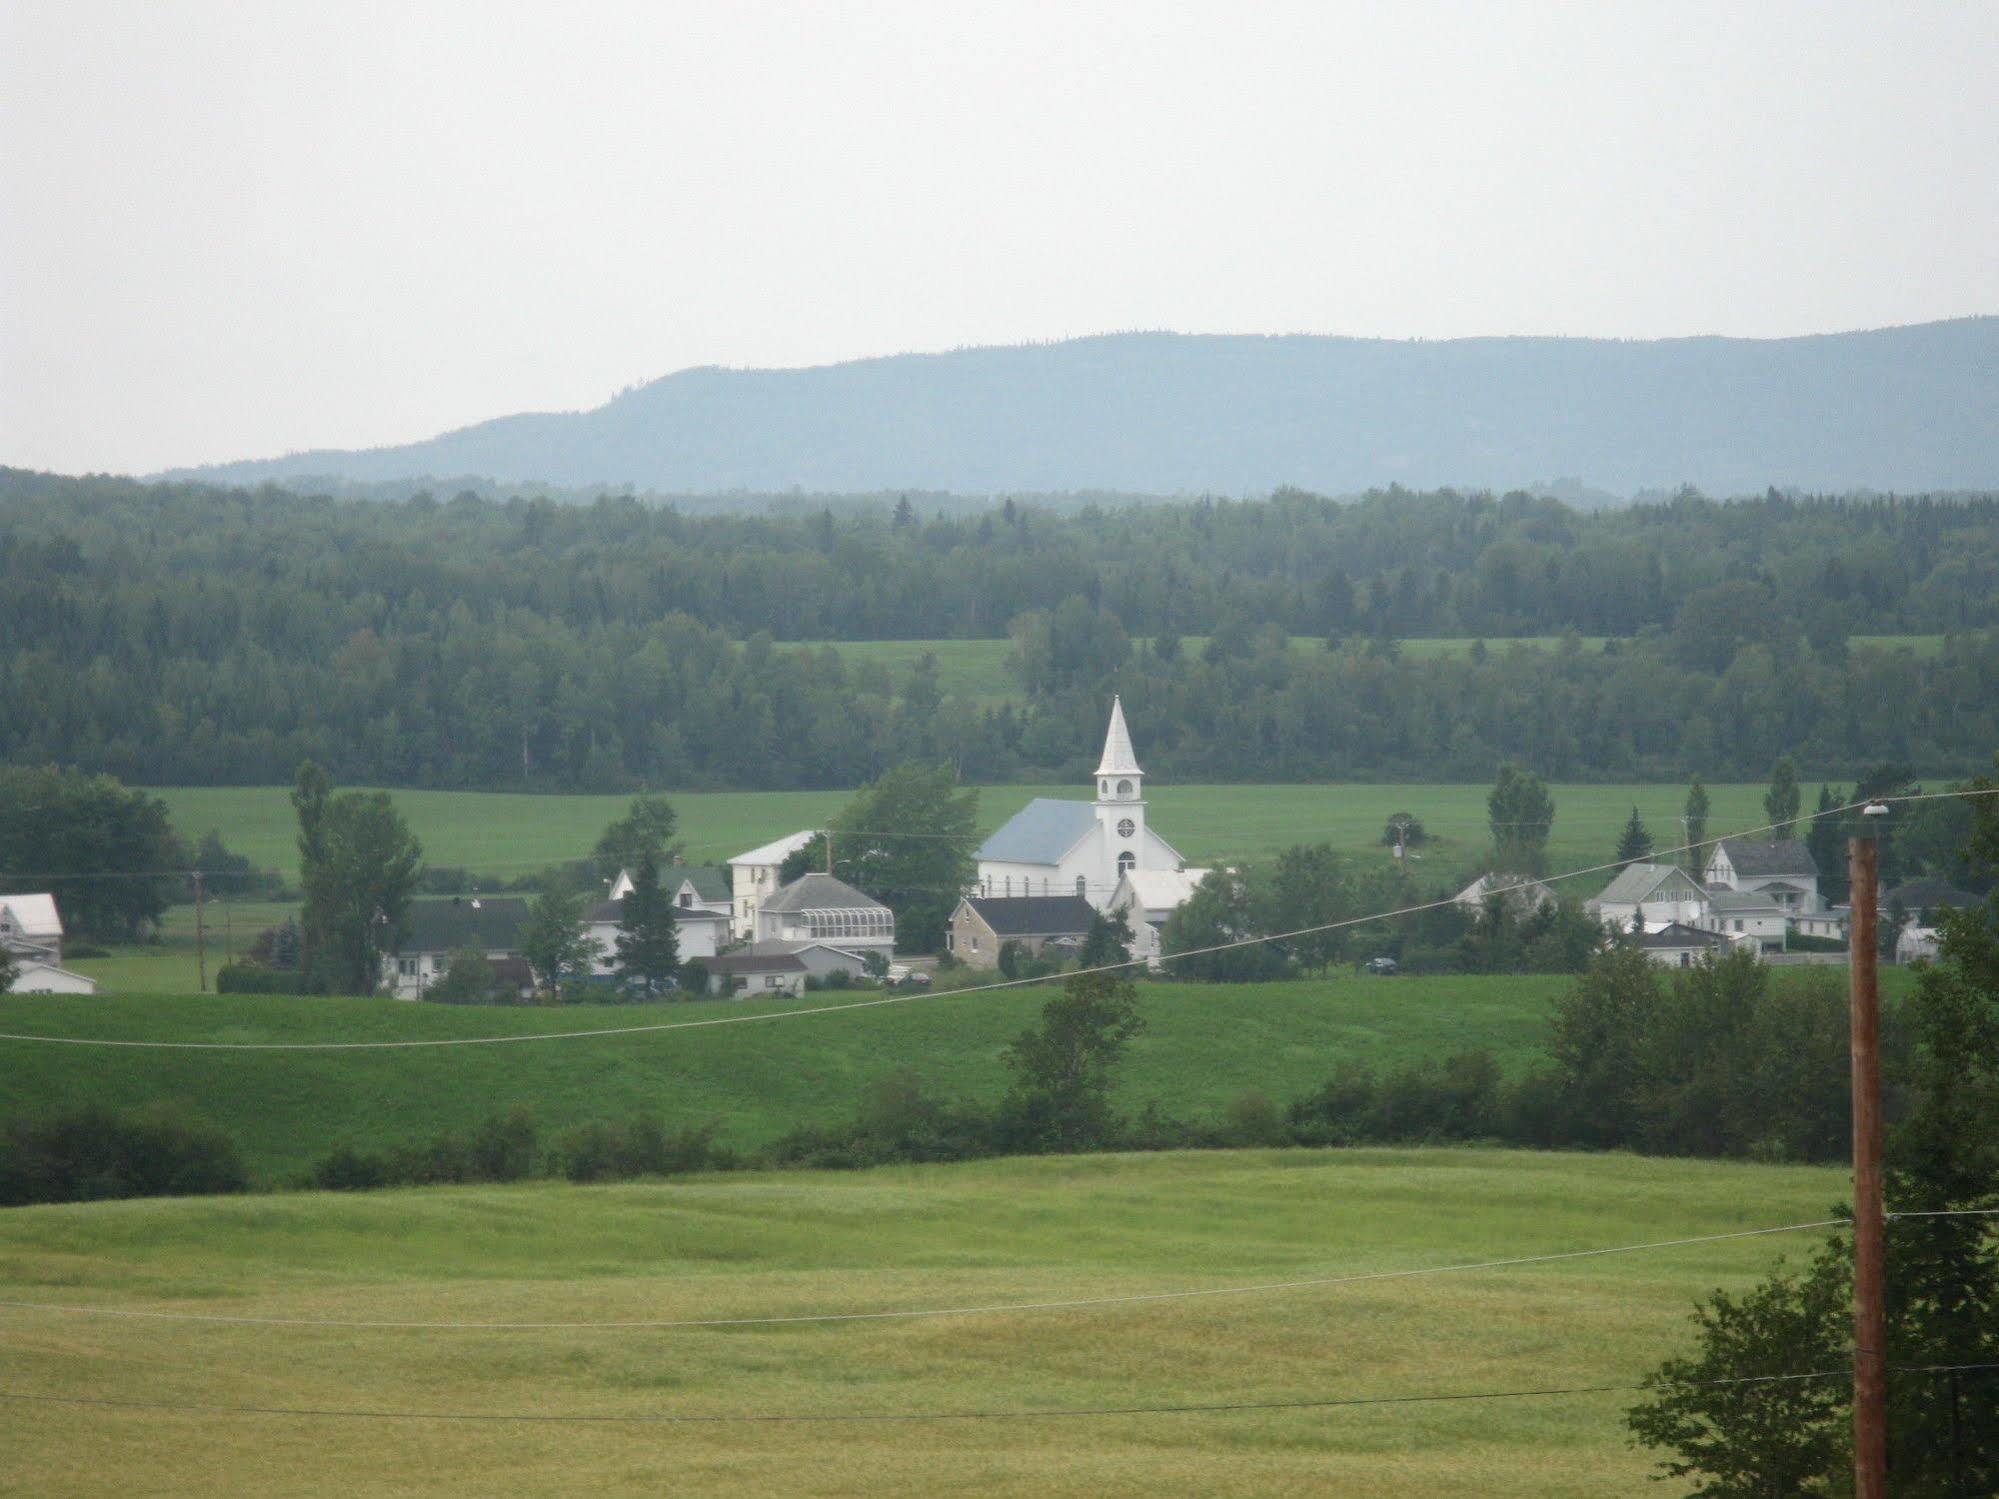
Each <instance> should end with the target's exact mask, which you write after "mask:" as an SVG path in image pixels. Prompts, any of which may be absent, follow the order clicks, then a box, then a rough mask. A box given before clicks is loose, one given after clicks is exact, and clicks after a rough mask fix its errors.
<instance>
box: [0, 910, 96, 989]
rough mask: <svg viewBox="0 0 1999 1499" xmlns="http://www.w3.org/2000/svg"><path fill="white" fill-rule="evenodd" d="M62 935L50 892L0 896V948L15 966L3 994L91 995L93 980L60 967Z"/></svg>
mask: <svg viewBox="0 0 1999 1499" xmlns="http://www.w3.org/2000/svg"><path fill="white" fill-rule="evenodd" d="M62 938H63V930H62V916H61V913H59V912H58V911H57V910H56V902H55V897H54V896H53V895H49V894H46V893H39V894H32V895H0V948H5V949H6V950H7V951H8V952H10V953H12V954H13V956H14V967H15V972H14V981H13V983H12V984H10V985H8V987H7V993H9V994H95V993H96V992H97V980H95V979H93V978H88V977H86V976H84V975H83V974H81V973H75V972H72V971H71V970H70V969H67V968H65V967H63V966H62Z"/></svg>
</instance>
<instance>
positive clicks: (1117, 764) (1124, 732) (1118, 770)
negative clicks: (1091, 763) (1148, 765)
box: [1097, 697, 1145, 776]
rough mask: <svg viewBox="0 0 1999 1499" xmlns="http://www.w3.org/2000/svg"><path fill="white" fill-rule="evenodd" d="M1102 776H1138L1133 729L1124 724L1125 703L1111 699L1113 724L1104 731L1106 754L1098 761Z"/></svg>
mask: <svg viewBox="0 0 1999 1499" xmlns="http://www.w3.org/2000/svg"><path fill="white" fill-rule="evenodd" d="M1097 774H1098V775H1100V776H1138V775H1144V774H1145V772H1144V771H1142V770H1140V769H1139V768H1138V752H1137V751H1136V750H1134V749H1133V748H1132V747H1131V731H1130V730H1129V729H1127V728H1126V727H1125V726H1124V704H1123V703H1122V702H1120V701H1119V700H1118V699H1117V698H1115V697H1113V698H1112V699H1111V724H1110V728H1109V729H1107V730H1105V732H1104V755H1103V758H1102V759H1101V760H1099V761H1098V762H1097Z"/></svg>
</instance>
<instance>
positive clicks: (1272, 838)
mask: <svg viewBox="0 0 1999 1499" xmlns="http://www.w3.org/2000/svg"><path fill="white" fill-rule="evenodd" d="M1550 789H1551V791H1552V793H1553V795H1554V798H1555V827H1554V833H1553V836H1552V837H1551V839H1550V840H1549V858H1550V861H1551V864H1552V866H1553V867H1554V868H1556V869H1564V868H1571V867H1575V866H1578V865H1583V864H1593V863H1597V862H1600V861H1604V860H1607V859H1609V858H1610V857H1611V854H1612V853H1613V852H1614V850H1615V849H1616V846H1617V835H1618V832H1619V831H1620V830H1621V829H1622V828H1623V826H1624V820H1625V818H1626V817H1628V816H1629V815H1630V812H1631V809H1632V807H1634V806H1636V807H1637V808H1638V810H1639V814H1640V815H1641V816H1642V817H1643V818H1644V819H1645V821H1646V823H1647V825H1648V826H1649V827H1650V828H1651V829H1652V833H1653V836H1654V838H1655V839H1656V840H1657V841H1658V843H1659V844H1660V846H1662V847H1664V846H1666V845H1668V844H1671V843H1676V842H1678V841H1679V840H1678V838H1677V837H1676V836H1675V835H1676V834H1677V832H1678V829H1679V822H1678V818H1679V814H1680V809H1681V806H1682V804H1683V803H1684V801H1685V799H1686V788H1685V787H1684V786H1681V785H1667V784H1658V783H1648V784H1625V785H1572V784H1560V785H1556V786H1553V787H1552V788H1550ZM1490 790H1491V788H1490V787H1489V786H1487V785H1484V784H1472V783H1468V782H1461V783H1455V784H1436V783H1388V784H1380V785H1375V784H1325V783H1321V784H1315V785H1298V786H1175V785H1170V784H1151V785H1148V786H1147V788H1146V794H1147V797H1148V798H1149V801H1150V805H1151V818H1152V826H1153V827H1154V828H1155V829H1157V830H1158V831H1159V833H1160V834H1161V835H1162V836H1163V837H1165V838H1167V839H1168V840H1169V841H1170V842H1171V843H1172V844H1173V845H1174V846H1175V847H1176V848H1178V849H1179V850H1180V852H1181V853H1182V854H1184V855H1185V856H1186V857H1187V858H1188V859H1189V860H1190V861H1192V862H1194V863H1197V864H1198V863H1211V862H1214V861H1217V860H1229V859H1251V858H1255V857H1257V856H1258V855H1263V854H1269V853H1273V852H1275V851H1276V850H1278V849H1280V848H1283V847H1286V846H1287V845H1289V844H1293V843H1308V842H1318V841H1322V840H1323V841H1327V842H1331V843H1333V844H1334V845H1336V846H1338V847H1340V848H1344V849H1348V850H1351V851H1353V852H1356V853H1362V852H1365V853H1370V854H1372V855H1373V856H1375V857H1380V856H1381V848H1380V843H1379V839H1380V837H1381V829H1382V824H1383V823H1384V822H1385V821H1386V820H1387V818H1388V815H1389V814H1390V813H1391V812H1396V811H1409V812H1413V813H1415V814H1416V815H1417V816H1418V817H1420V818H1421V819H1422V820H1423V822H1424V825H1425V826H1426V827H1427V828H1428V829H1429V832H1430V834H1431V836H1432V838H1433V839H1434V840H1435V843H1434V845H1433V846H1432V847H1429V848H1427V849H1422V850H1418V853H1419V855H1420V856H1421V857H1420V858H1419V861H1418V862H1417V863H1416V864H1415V865H1414V866H1412V867H1413V868H1414V870H1415V871H1416V873H1417V874H1418V875H1419V876H1421V875H1422V874H1424V873H1425V871H1426V870H1427V869H1429V868H1432V867H1435V868H1436V869H1438V870H1439V877H1440V878H1442V877H1448V876H1449V875H1452V874H1455V873H1456V872H1458V870H1459V869H1461V868H1463V867H1466V866H1468V865H1469V864H1471V863H1475V862H1476V861H1477V859H1478V856H1479V854H1480V853H1481V851H1483V850H1484V848H1485V847H1486V846H1487V844H1488V842H1489V840H1490V831H1489V829H1488V827H1487V823H1486V810H1485V799H1486V795H1487V793H1488V792H1489V791H1490ZM1708 791H1709V794H1710V796H1711V797H1712V798H1713V804H1714V805H1713V811H1712V813H1711V814H1710V817H1709V823H1708V827H1709V833H1710V835H1711V836H1720V835H1721V834H1723V833H1726V832H1728V831H1729V830H1730V829H1732V828H1744V827H1753V826H1755V825H1756V824H1758V823H1761V822H1762V821H1763V815H1762V796H1763V791H1764V788H1763V787H1762V786H1760V785H1746V784H1723V785H1715V786H1710V787H1709V788H1708ZM669 794H670V795H671V798H672V801H673V805H674V809H675V810H676V811H677V812H678V813H679V815H680V829H681V836H682V838H683V840H684V841H685V843H686V845H687V856H688V858H690V859H692V860H697V861H700V860H721V859H726V858H728V857H729V856H730V855H732V854H736V853H740V852H742V851H743V850H744V849H748V848H753V847H755V846H756V845H758V844H760V843H765V842H768V841H770V840H771V839H774V838H778V837H782V836H783V835H784V834H786V833H789V832H793V831H795V830H796V829H798V828H801V827H812V826H815V825H817V824H819V823H821V822H824V821H825V820H826V819H828V818H829V817H831V816H833V815H834V814H835V813H837V812H838V811H839V810H840V808H841V807H843V806H845V805H846V803H847V801H848V799H849V797H850V794H851V793H849V792H845V791H704V792H680V793H669ZM1088 794H1089V788H1088V787H1087V786H1085V785H1062V786H986V787H982V788H981V789H980V792H979V822H980V826H981V827H982V828H985V829H988V830H990V829H992V828H995V827H997V826H999V824H1000V823H1002V822H1004V821H1005V820H1006V819H1007V818H1008V817H1011V816H1012V815H1013V814H1014V813H1015V812H1017V811H1018V810H1020V808H1021V807H1022V806H1024V805H1025V804H1026V803H1027V801H1028V800H1029V799H1030V798H1031V797H1036V796H1055V797H1066V798H1072V799H1078V800H1080V799H1085V798H1087V796H1088ZM159 795H161V796H162V797H164V798H165V799H166V802H167V805H168V807H169V808H170V809H171V810H172V813H173V818H174V822H175V823H176V825H177V826H179V827H180V828H181V829H182V831H184V832H186V833H189V834H190V835H193V836H197V837H198V836H200V834H201V833H203V832H205V831H207V830H208V829H209V828H216V829H218V830H219V831H220V832H221V834H222V837H223V841H224V842H225V843H227V844H228V845H229V847H230V848H231V849H233V850H234V851H236V852H238V853H241V854H244V855H247V856H248V857H249V858H250V859H251V860H253V861H254V862H255V863H256V864H257V865H258V866H259V867H262V868H271V869H281V870H284V871H286V872H287V874H288V875H289V874H292V873H293V872H294V871H295V870H296V867H297V862H298V848H297V827H296V824H295V822H294V820H293V815H292V809H291V803H290V801H289V800H288V797H289V791H288V789H287V788H285V787H281V786H195V787H184V786H175V787H165V788H160V789H159ZM394 795H395V799H396V805H397V806H398V807H399V808H401V809H402V812H403V815H404V816H405V817H407V818H408V819H409V822H410V825H411V826H412V827H413V828H414V829H415V830H416V833H417V836H418V837H419V838H420V839H422V840H423V845H424V854H425V857H426V858H427V859H428V860H429V861H430V862H431V863H432V864H439V865H450V866H461V867H464V868H467V869H470V870H472V871H474V872H475V873H480V874H487V875H499V876H511V875H518V874H522V873H525V872H529V871H532V870H536V869H540V868H542V867H544V866H546V865H548V864H550V863H554V862H556V861H558V860H564V859H576V858H581V857H583V856H584V855H586V854H588V853H589V851H590V848H591V845H592V844H594V843H595V842H596V841H597V836H598V834H599V833H601V832H602V831H603V830H604V827H605V825H606V824H607V823H609V822H610V821H612V820H613V819H614V818H616V817H618V816H620V815H621V814H622V813H623V812H624V809H625V807H626V805H627V803H628V801H629V798H626V797H619V796H560V795H515V794H508V793H502V792H485V791H397V792H395V793H394ZM1590 893H1592V894H1594V893H1595V892H1594V891H1591V892H1590Z"/></svg>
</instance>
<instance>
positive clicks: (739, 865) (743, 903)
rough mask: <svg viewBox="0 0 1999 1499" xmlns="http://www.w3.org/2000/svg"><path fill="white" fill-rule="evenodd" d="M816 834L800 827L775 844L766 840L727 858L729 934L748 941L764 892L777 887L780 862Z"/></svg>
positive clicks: (782, 864)
mask: <svg viewBox="0 0 1999 1499" xmlns="http://www.w3.org/2000/svg"><path fill="white" fill-rule="evenodd" d="M817 836H818V834H816V833H815V832H813V830H812V829H810V828H803V829H801V830H799V831H798V832H796V833H792V834H790V835H788V836H787V837H783V838H780V839H778V840H777V841H776V842H775V843H766V844H763V845H762V846H761V847H758V848H753V849H751V850H749V851H748V852H747V853H741V854H737V855H736V856H735V858H733V859H731V860H729V889H730V894H731V904H732V906H733V912H732V915H731V917H730V922H729V935H730V936H731V937H733V938H734V939H735V940H736V941H738V942H748V941H750V940H752V939H753V938H755V936H756V934H757V909H758V907H759V906H760V905H761V903H762V901H763V898H764V897H765V896H766V895H769V894H771V893H772V892H774V891H775V890H776V889H777V887H778V876H779V872H780V871H781V870H782V869H783V868H784V861H785V860H786V859H788V858H790V857H791V856H792V855H793V854H795V853H797V852H798V850H800V849H801V848H803V847H805V845H806V844H808V843H810V842H811V841H812V840H813V839H814V838H815V837H817Z"/></svg>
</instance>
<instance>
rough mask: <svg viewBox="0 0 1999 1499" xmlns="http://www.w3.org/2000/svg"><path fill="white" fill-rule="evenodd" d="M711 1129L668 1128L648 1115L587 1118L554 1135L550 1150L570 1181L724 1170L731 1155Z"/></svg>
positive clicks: (706, 1125) (678, 1174)
mask: <svg viewBox="0 0 1999 1499" xmlns="http://www.w3.org/2000/svg"><path fill="white" fill-rule="evenodd" d="M715 1131H716V1127H715V1126H714V1125H712V1124H705V1125H702V1126H700V1127H699V1128H695V1129H683V1130H677V1131H672V1132H669V1131H668V1130H667V1128H666V1126H665V1125H664V1124H663V1123H661V1122H660V1120H659V1119H657V1118H656V1117H654V1116H652V1115H648V1114H635V1115H633V1116H632V1117H631V1118H630V1119H628V1120H625V1121H623V1122H617V1121H613V1120H608V1119H592V1120H589V1121H588V1122H587V1123H583V1124H578V1125H575V1126H573V1127H572V1128H569V1129H566V1130H564V1131H563V1132H562V1133H561V1134H559V1135H557V1136H556V1137H555V1144H554V1147H553V1152H552V1154H553V1158H554V1164H555V1168H556V1170H558V1171H559V1172H561V1174H562V1175H564V1176H566V1177H568V1178H569V1179H570V1180H571V1181H573V1182H591V1181H613V1180H617V1179H619V1178H623V1177H633V1176H681V1175H685V1174H687V1173H689V1172H693V1171H726V1170H728V1169H729V1168H730V1167H731V1166H733V1165H734V1164H735V1157H734V1156H733V1155H731V1154H730V1153H729V1152H728V1151H726V1150H723V1149H720V1148H718V1147H717V1146H716V1144H715Z"/></svg>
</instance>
